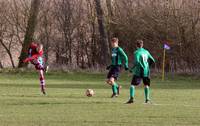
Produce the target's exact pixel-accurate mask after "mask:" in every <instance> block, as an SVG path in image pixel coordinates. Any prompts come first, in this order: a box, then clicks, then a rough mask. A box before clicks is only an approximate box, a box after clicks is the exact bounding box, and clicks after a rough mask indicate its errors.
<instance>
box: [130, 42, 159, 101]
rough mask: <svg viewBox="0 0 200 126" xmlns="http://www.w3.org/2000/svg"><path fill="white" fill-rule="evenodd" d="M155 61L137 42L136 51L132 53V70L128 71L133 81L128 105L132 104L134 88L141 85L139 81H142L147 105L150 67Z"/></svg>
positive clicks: (141, 44)
mask: <svg viewBox="0 0 200 126" xmlns="http://www.w3.org/2000/svg"><path fill="white" fill-rule="evenodd" d="M154 62H155V60H154V58H153V57H152V56H151V54H150V53H149V51H147V50H146V49H144V48H143V41H142V40H138V41H137V50H136V51H135V52H134V63H133V68H132V69H131V70H130V71H131V72H132V73H133V79H132V82H131V86H130V99H129V101H128V102H127V103H128V104H131V103H133V102H134V96H135V86H137V85H139V84H140V83H141V80H143V83H144V86H145V87H144V93H145V103H148V102H149V101H150V97H149V94H150V91H149V86H150V77H149V75H150V70H149V69H150V65H151V64H152V63H154Z"/></svg>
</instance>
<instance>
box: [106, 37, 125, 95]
mask: <svg viewBox="0 0 200 126" xmlns="http://www.w3.org/2000/svg"><path fill="white" fill-rule="evenodd" d="M111 45H112V63H111V65H110V66H108V67H107V70H109V73H108V75H107V79H108V80H107V83H108V84H109V85H111V86H112V91H113V94H112V96H111V97H112V98H113V97H117V96H118V95H119V89H120V86H119V85H118V84H117V83H116V80H117V78H118V76H119V73H120V68H121V67H122V62H124V68H125V70H128V57H127V55H126V53H125V52H124V51H123V49H122V48H121V47H119V46H118V38H112V40H111Z"/></svg>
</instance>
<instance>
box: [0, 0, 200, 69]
mask: <svg viewBox="0 0 200 126" xmlns="http://www.w3.org/2000/svg"><path fill="white" fill-rule="evenodd" d="M199 16H200V0H190V1H188V0H0V52H1V54H0V56H1V57H0V67H7V64H9V65H8V66H11V67H13V68H15V67H26V66H27V64H24V63H23V62H22V60H23V59H24V58H25V57H26V56H27V54H26V50H27V48H28V45H29V44H30V42H31V41H38V42H41V43H42V44H43V45H44V51H45V55H44V57H45V60H46V62H47V63H48V64H50V65H51V66H52V67H55V68H57V67H60V66H66V67H67V68H73V69H77V68H80V69H88V68H96V69H97V68H102V67H104V66H106V65H108V64H109V62H110V58H109V56H110V48H111V47H110V43H109V42H110V39H111V38H112V37H118V38H119V40H120V46H121V47H122V48H124V50H125V51H126V52H127V54H128V56H129V59H130V60H129V61H130V63H131V62H132V59H133V51H134V50H135V49H136V47H135V42H136V40H137V39H143V40H144V44H145V48H147V49H148V50H149V51H150V52H151V53H152V55H153V56H154V57H155V59H156V61H157V62H156V69H157V70H160V68H161V64H162V58H163V53H162V52H163V44H164V43H165V42H166V43H168V44H169V46H170V47H171V49H170V50H169V51H167V60H166V70H168V71H177V72H179V71H180V72H188V71H189V72H198V71H199V68H200V67H199V61H200V55H199V51H200V43H199V40H200V28H199V27H200V22H199ZM5 60H6V63H5Z"/></svg>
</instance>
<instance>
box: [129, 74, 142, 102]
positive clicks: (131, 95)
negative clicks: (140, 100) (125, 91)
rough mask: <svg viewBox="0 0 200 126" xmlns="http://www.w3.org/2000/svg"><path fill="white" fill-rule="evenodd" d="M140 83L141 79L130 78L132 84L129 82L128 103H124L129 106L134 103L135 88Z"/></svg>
mask: <svg viewBox="0 0 200 126" xmlns="http://www.w3.org/2000/svg"><path fill="white" fill-rule="evenodd" d="M140 83H141V78H140V77H138V76H133V78H132V82H131V86H130V98H129V100H128V102H126V103H127V104H131V103H133V102H134V98H135V87H136V86H137V85H139V84H140Z"/></svg>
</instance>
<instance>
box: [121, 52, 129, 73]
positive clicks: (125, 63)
mask: <svg viewBox="0 0 200 126" xmlns="http://www.w3.org/2000/svg"><path fill="white" fill-rule="evenodd" d="M119 54H120V55H121V56H122V57H123V59H124V68H125V70H128V56H127V55H126V53H125V52H124V50H123V49H121V48H119Z"/></svg>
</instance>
